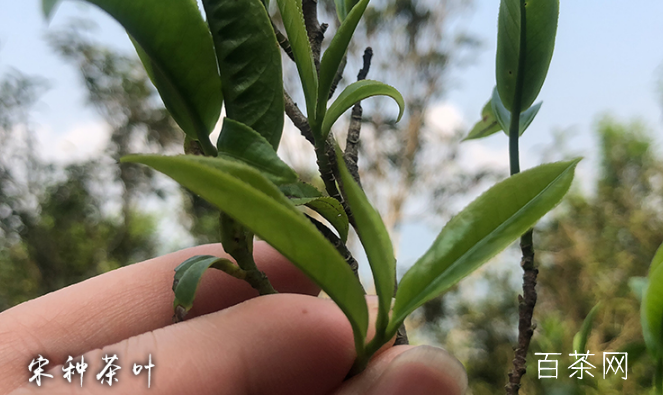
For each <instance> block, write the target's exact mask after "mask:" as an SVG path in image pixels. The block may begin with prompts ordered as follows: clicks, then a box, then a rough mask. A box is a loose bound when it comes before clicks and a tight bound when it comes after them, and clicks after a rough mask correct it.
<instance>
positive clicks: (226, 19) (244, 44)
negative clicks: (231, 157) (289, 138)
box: [203, 0, 284, 149]
mask: <svg viewBox="0 0 663 395" xmlns="http://www.w3.org/2000/svg"><path fill="white" fill-rule="evenodd" d="M203 5H204V6H205V13H206V14H207V23H208V24H209V27H210V30H211V31H212V37H213V38H214V47H215V48H216V55H217V59H218V61H219V69H220V70H221V82H222V87H223V96H224V98H225V100H226V104H225V107H226V116H227V117H228V118H231V119H234V120H236V121H239V122H241V123H243V124H245V125H247V126H249V127H250V128H252V129H253V130H255V131H256V132H258V133H260V134H261V135H262V136H263V137H264V138H266V139H267V141H269V143H270V144H271V145H272V147H274V149H277V148H278V146H279V142H280V140H281V134H282V132H283V111H284V104H283V76H282V71H281V53H280V49H279V44H278V42H277V41H276V36H275V35H274V31H273V29H272V23H271V20H270V19H269V15H268V14H267V10H266V9H265V6H264V5H263V4H262V3H261V2H260V0H242V1H228V0H203Z"/></svg>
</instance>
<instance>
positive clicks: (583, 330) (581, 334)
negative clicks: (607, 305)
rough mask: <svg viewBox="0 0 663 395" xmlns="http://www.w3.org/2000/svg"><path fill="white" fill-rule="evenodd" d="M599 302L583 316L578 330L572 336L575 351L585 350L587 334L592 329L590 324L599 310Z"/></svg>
mask: <svg viewBox="0 0 663 395" xmlns="http://www.w3.org/2000/svg"><path fill="white" fill-rule="evenodd" d="M600 305H601V303H600V302H599V303H597V304H596V305H595V306H594V307H592V309H591V310H590V311H589V313H588V314H587V317H585V320H584V321H583V322H582V327H580V331H578V333H576V334H575V336H573V349H574V350H576V352H583V353H584V352H585V347H586V346H587V339H588V338H589V334H590V333H591V331H592V324H593V323H594V317H596V313H597V312H598V311H599V306H600Z"/></svg>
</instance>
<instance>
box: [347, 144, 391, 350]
mask: <svg viewBox="0 0 663 395" xmlns="http://www.w3.org/2000/svg"><path fill="white" fill-rule="evenodd" d="M336 162H337V163H338V168H339V169H338V170H339V172H340V175H341V182H342V184H343V191H344V192H345V194H344V198H345V199H347V202H348V205H349V206H350V209H351V211H352V214H353V215H354V218H355V221H356V224H357V225H356V226H355V229H356V231H357V234H358V235H359V239H360V240H361V244H362V246H363V247H364V250H365V251H366V257H367V258H368V263H369V265H370V266H371V272H373V279H374V281H375V290H376V292H377V294H378V308H379V309H378V317H377V321H376V324H375V331H376V337H382V335H384V331H385V330H386V328H387V324H388V323H389V311H390V310H391V301H392V299H393V295H394V284H395V283H396V258H395V257H394V249H393V247H392V245H391V238H390V237H389V232H388V231H387V228H386V227H385V226H384V222H382V218H381V217H380V214H379V213H378V212H377V210H375V208H373V206H371V204H370V203H369V202H368V198H367V197H366V195H365V194H364V191H362V190H361V188H360V187H359V185H358V184H357V183H356V182H355V180H354V178H352V175H351V174H350V172H349V171H348V168H347V167H346V166H345V160H344V159H343V153H342V152H341V149H340V148H339V147H338V146H336ZM388 339H389V337H387V338H385V339H384V341H386V340H388Z"/></svg>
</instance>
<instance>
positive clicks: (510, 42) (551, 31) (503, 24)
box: [496, 0, 559, 111]
mask: <svg viewBox="0 0 663 395" xmlns="http://www.w3.org/2000/svg"><path fill="white" fill-rule="evenodd" d="M523 4H524V9H525V15H524V16H525V18H522V16H523V15H522V12H521V11H522V8H521V5H523ZM558 17H559V0H502V2H501V3H500V13H499V21H498V26H499V28H498V33H497V76H496V77H497V89H498V90H499V92H500V97H501V98H502V102H503V103H504V106H505V107H506V108H507V110H509V111H512V110H513V108H514V105H515V104H514V103H516V102H517V101H518V100H516V99H517V98H516V96H518V93H520V95H519V96H520V109H519V110H518V111H523V110H525V109H527V108H529V106H531V105H532V103H534V100H536V97H537V96H538V95H539V91H540V90H541V87H542V86H543V81H544V80H545V79H546V74H547V73H548V68H549V66H550V61H551V59H552V54H553V49H554V47H555V34H556V33H557V19H558ZM523 23H524V24H525V29H524V31H522V32H521V26H522V24H523ZM521 33H524V34H521ZM521 55H522V56H524V59H523V62H522V64H521V67H522V70H520V69H519V62H520V60H521ZM518 73H522V87H520V88H521V89H522V90H521V91H520V92H517V89H518V84H517V80H518Z"/></svg>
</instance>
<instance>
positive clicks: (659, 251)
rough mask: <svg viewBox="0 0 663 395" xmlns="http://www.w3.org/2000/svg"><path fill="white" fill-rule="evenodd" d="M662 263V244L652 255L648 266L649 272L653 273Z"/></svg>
mask: <svg viewBox="0 0 663 395" xmlns="http://www.w3.org/2000/svg"><path fill="white" fill-rule="evenodd" d="M662 262H663V244H661V245H660V246H659V247H658V249H657V250H656V254H654V258H653V259H652V260H651V264H650V265H649V272H650V273H651V272H653V271H654V270H656V268H657V267H658V266H659V265H660V264H661V263H662Z"/></svg>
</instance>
